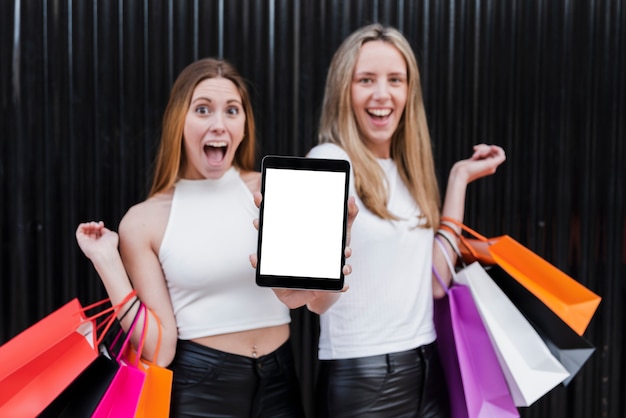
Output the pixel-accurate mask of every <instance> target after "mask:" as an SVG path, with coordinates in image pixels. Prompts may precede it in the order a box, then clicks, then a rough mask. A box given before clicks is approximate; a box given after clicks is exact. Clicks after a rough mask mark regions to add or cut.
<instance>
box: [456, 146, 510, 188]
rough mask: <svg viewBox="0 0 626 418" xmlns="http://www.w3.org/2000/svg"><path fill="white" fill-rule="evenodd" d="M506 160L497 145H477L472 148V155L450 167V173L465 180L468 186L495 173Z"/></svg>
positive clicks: (502, 151)
mask: <svg viewBox="0 0 626 418" xmlns="http://www.w3.org/2000/svg"><path fill="white" fill-rule="evenodd" d="M505 160H506V155H505V153H504V150H503V149H502V148H501V147H499V146H497V145H487V144H478V145H475V146H474V153H473V154H472V156H471V157H470V158H468V159H465V160H460V161H457V162H456V163H455V164H454V166H453V167H452V173H454V174H455V175H456V176H462V177H464V178H465V183H466V184H469V183H471V182H472V181H474V180H477V179H479V178H481V177H485V176H488V175H491V174H493V173H495V172H496V169H497V168H498V166H500V164H502V163H503V162H504V161H505Z"/></svg>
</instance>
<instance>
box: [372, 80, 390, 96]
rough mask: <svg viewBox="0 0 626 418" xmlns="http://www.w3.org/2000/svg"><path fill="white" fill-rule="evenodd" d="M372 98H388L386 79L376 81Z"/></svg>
mask: <svg viewBox="0 0 626 418" xmlns="http://www.w3.org/2000/svg"><path fill="white" fill-rule="evenodd" d="M374 98H375V99H377V100H383V99H387V98H389V85H388V84H387V81H386V80H381V81H379V82H378V83H376V87H375V88H374Z"/></svg>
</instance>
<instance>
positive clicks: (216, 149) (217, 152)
mask: <svg viewBox="0 0 626 418" xmlns="http://www.w3.org/2000/svg"><path fill="white" fill-rule="evenodd" d="M227 150H228V143H227V142H226V141H214V142H208V143H206V144H204V154H205V155H206V156H207V159H208V160H209V162H210V163H212V164H219V163H221V162H222V161H224V156H225V155H226V151H227Z"/></svg>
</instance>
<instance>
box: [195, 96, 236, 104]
mask: <svg viewBox="0 0 626 418" xmlns="http://www.w3.org/2000/svg"><path fill="white" fill-rule="evenodd" d="M200 100H205V101H207V102H209V103H213V99H211V98H210V97H207V96H198V97H196V98H195V99H192V100H191V103H195V102H197V101H200ZM232 103H237V104H239V105H243V104H242V102H241V100H239V99H228V100H227V101H226V104H232Z"/></svg>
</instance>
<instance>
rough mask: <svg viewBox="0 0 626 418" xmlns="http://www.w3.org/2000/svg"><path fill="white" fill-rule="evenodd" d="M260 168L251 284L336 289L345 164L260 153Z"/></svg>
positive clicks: (341, 255)
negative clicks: (257, 233) (262, 154)
mask: <svg viewBox="0 0 626 418" xmlns="http://www.w3.org/2000/svg"><path fill="white" fill-rule="evenodd" d="M261 171H262V184H261V193H262V195H263V200H262V202H261V206H260V216H259V239H258V249H257V255H258V262H257V269H256V282H257V284H258V285H259V286H268V287H278V288H299V289H321V290H341V289H342V288H343V286H344V274H343V271H342V267H343V265H344V262H345V255H344V249H345V246H346V225H347V219H348V206H347V205H348V203H347V201H348V183H349V171H350V164H349V163H348V162H347V161H345V160H329V159H313V158H300V157H279V156H266V157H265V158H263V162H262V170H261Z"/></svg>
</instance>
